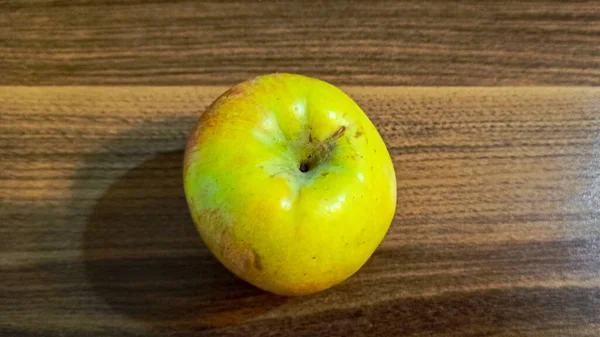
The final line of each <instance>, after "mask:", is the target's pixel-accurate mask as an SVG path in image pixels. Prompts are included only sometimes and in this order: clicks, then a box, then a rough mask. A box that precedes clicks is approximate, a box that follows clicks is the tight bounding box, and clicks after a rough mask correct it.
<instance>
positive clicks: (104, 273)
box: [83, 150, 286, 332]
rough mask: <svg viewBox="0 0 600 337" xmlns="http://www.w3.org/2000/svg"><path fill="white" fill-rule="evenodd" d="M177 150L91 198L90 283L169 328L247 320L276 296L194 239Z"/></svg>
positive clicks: (114, 302)
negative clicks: (247, 280)
mask: <svg viewBox="0 0 600 337" xmlns="http://www.w3.org/2000/svg"><path fill="white" fill-rule="evenodd" d="M182 158H183V150H179V151H172V152H167V153H160V154H158V155H156V156H155V157H154V158H152V159H150V160H147V161H145V162H143V163H141V164H140V165H138V166H137V167H135V168H133V169H131V170H129V171H128V172H127V173H126V174H125V175H123V176H122V177H121V178H119V179H118V180H116V181H115V182H114V183H113V184H112V185H111V186H110V187H109V188H108V190H107V191H106V192H105V193H104V195H103V196H102V197H101V198H100V199H99V200H98V202H97V204H96V205H95V207H94V208H93V211H92V214H91V216H90V217H89V221H88V223H87V228H86V231H85V237H84V244H83V246H84V247H83V255H84V261H85V267H86V273H87V277H88V279H89V281H90V283H91V284H92V285H93V287H94V290H95V291H96V292H97V293H98V294H100V295H101V297H102V298H103V299H104V300H105V301H106V302H107V303H108V304H109V305H110V306H111V308H112V309H114V310H115V311H117V312H120V313H124V314H127V315H128V316H131V317H133V318H135V319H138V320H141V321H144V322H147V323H149V324H151V325H152V326H156V327H159V328H166V329H168V330H170V331H175V332H177V331H185V330H190V329H192V330H197V329H203V328H211V327H221V326H228V325H235V324H238V323H242V322H247V321H249V320H251V319H252V318H253V317H255V316H257V315H260V314H262V313H265V312H267V311H269V310H270V309H272V308H274V307H277V306H279V305H281V304H283V303H284V302H285V301H286V298H283V297H279V296H275V295H272V294H269V293H266V292H264V291H261V290H259V289H257V288H255V287H253V286H251V285H249V284H247V283H245V282H244V281H242V280H240V279H239V278H237V277H236V276H235V275H233V274H232V273H230V272H229V271H228V270H226V269H225V268H224V267H223V266H222V265H221V264H220V263H219V262H218V261H217V260H216V259H215V258H214V257H213V256H212V255H211V253H210V252H209V251H208V249H207V248H206V246H205V245H204V244H203V243H202V241H201V239H200V237H199V235H198V233H197V232H196V229H195V227H194V224H193V223H192V220H191V217H190V215H189V212H188V208H187V205H186V201H185V196H184V192H183V186H182V173H181V172H182Z"/></svg>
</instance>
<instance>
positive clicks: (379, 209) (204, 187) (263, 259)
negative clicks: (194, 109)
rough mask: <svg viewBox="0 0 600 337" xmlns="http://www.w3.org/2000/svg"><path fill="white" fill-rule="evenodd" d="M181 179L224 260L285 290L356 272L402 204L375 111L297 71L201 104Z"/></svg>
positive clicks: (323, 284)
mask: <svg viewBox="0 0 600 337" xmlns="http://www.w3.org/2000/svg"><path fill="white" fill-rule="evenodd" d="M184 185H185V194H186V198H187V202H188V205H189V208H190V212H191V214H192V217H193V219H194V222H195V224H196V226H197V228H198V231H199V233H200V236H201V237H202V239H203V240H204V242H205V243H206V245H207V246H208V248H209V249H210V251H211V252H212V253H213V254H214V255H215V256H216V257H217V259H218V260H219V261H221V263H222V264H223V265H225V267H227V268H228V269H229V270H231V271H232V272H233V273H235V274H236V275H238V276H239V277H241V278H242V279H244V280H246V281H248V282H250V283H252V284H254V285H255V286H257V287H259V288H262V289H264V290H267V291H270V292H273V293H276V294H283V295H302V294H310V293H314V292H317V291H321V290H324V289H327V288H329V287H331V286H333V285H335V284H337V283H339V282H342V281H343V280H345V279H346V278H348V277H349V276H351V275H352V274H354V273H355V272H356V271H357V270H358V269H359V268H360V267H361V266H362V265H363V264H364V263H365V262H366V261H367V260H368V259H369V257H370V256H371V255H372V254H373V252H374V251H375V249H376V248H377V246H378V245H379V244H380V243H381V241H382V239H383V237H384V236H385V234H386V232H387V230H388V228H389V226H390V223H391V221H392V219H393V217H394V213H395V208H396V176H395V173H394V167H393V165H392V161H391V159H390V155H389V153H388V151H387V149H386V147H385V144H384V142H383V140H382V139H381V137H380V135H379V133H378V132H377V130H376V129H375V127H374V126H373V124H372V123H371V121H370V120H369V118H368V117H367V116H366V115H365V113H364V112H363V111H362V110H361V109H360V107H359V106H358V105H357V104H356V103H355V102H354V101H353V100H352V99H351V98H349V97H348V96H347V95H346V94H344V93H343V92H342V91H341V90H339V89H338V88H336V87H334V86H332V85H330V84H328V83H326V82H323V81H320V80H317V79H314V78H309V77H305V76H300V75H292V74H272V75H266V76H261V77H257V78H255V79H252V80H250V81H247V82H243V83H241V84H238V85H236V86H234V87H233V88H231V89H230V90H229V91H227V92H226V93H224V94H223V95H222V96H221V97H219V98H218V99H217V100H216V101H215V102H214V103H213V104H212V105H211V106H210V107H209V108H208V109H207V111H206V112H205V113H204V114H202V116H201V117H200V119H199V121H198V123H197V124H196V126H195V128H194V129H193V131H192V133H191V135H190V137H189V140H188V144H187V147H186V152H185V161H184Z"/></svg>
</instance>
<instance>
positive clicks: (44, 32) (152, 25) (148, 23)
mask: <svg viewBox="0 0 600 337" xmlns="http://www.w3.org/2000/svg"><path fill="white" fill-rule="evenodd" d="M0 55H1V57H0V74H1V75H2V76H0V85H2V84H4V85H8V84H26V85H40V84H42V85H48V84H52V85H55V84H61V85H64V84H150V85H157V84H168V85H189V84H196V85H197V84H204V85H214V84H227V85H230V84H233V83H236V82H238V81H242V80H245V79H247V78H249V77H253V76H256V75H260V74H264V73H270V72H276V71H285V72H298V73H303V74H305V75H312V76H318V77H320V78H323V79H325V80H328V81H331V82H333V83H334V84H337V85H341V84H357V85H419V86H421V85H436V86H437V85H499V84H500V85H564V84H568V85H574V84H576V85H598V84H600V6H599V5H598V2H597V1H549V0H543V1H540V0H535V1H487V2H484V1H480V2H477V1H460V2H457V1H445V0H440V1H421V0H415V1H393V0H384V1H380V0H373V1H348V0H338V1H298V0H293V1H267V0H265V1H217V0H214V1H170V0H162V1H161V0H158V1H145V0H133V1H116V0H112V1H94V0H38V1H31V0H19V1H3V2H0Z"/></svg>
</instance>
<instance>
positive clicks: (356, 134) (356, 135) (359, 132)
mask: <svg viewBox="0 0 600 337" xmlns="http://www.w3.org/2000/svg"><path fill="white" fill-rule="evenodd" d="M362 135H363V133H362V131H361V130H356V133H354V138H359V137H360V136H362Z"/></svg>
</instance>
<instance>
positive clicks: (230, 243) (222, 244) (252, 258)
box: [217, 228, 263, 276]
mask: <svg viewBox="0 0 600 337" xmlns="http://www.w3.org/2000/svg"><path fill="white" fill-rule="evenodd" d="M217 244H218V249H219V253H220V255H221V258H222V260H223V262H224V263H225V265H226V266H227V267H228V268H230V269H231V271H233V272H234V273H235V274H238V275H240V276H242V275H248V274H250V273H254V272H259V271H261V270H262V269H263V264H262V261H261V258H260V256H259V255H258V252H257V251H256V250H255V249H254V248H252V247H251V246H250V245H249V244H247V243H244V242H241V241H239V240H236V238H235V235H234V234H233V231H232V229H231V228H226V229H224V230H222V231H221V234H220V235H219V238H218V243H217Z"/></svg>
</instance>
